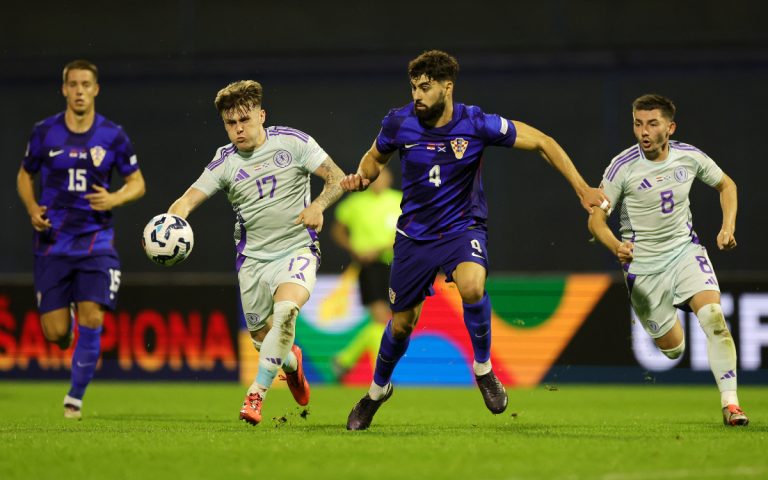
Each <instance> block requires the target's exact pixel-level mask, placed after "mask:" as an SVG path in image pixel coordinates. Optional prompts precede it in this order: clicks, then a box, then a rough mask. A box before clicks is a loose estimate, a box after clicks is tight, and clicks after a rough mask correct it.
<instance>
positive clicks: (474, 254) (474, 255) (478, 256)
mask: <svg viewBox="0 0 768 480" xmlns="http://www.w3.org/2000/svg"><path fill="white" fill-rule="evenodd" d="M472 256H473V257H477V258H482V259H483V260H485V257H484V256H482V255H478V254H476V253H475V252H472Z"/></svg>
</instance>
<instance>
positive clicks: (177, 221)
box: [141, 213, 195, 267]
mask: <svg viewBox="0 0 768 480" xmlns="http://www.w3.org/2000/svg"><path fill="white" fill-rule="evenodd" d="M194 244H195V236H194V234H193V233H192V227H191V226H190V225H189V222H187V221H186V220H184V219H183V218H181V217H179V216H176V215H172V214H170V213H161V214H160V215H156V216H155V217H154V218H153V219H152V220H150V221H149V223H148V224H147V226H146V227H144V234H143V235H142V236H141V246H142V247H144V252H145V253H146V254H147V257H148V258H149V259H150V260H152V261H153V262H155V263H157V264H158V265H163V266H166V267H170V266H171V265H176V264H177V263H179V262H182V261H184V259H185V258H187V257H188V256H189V254H190V253H191V252H192V246H193V245H194Z"/></svg>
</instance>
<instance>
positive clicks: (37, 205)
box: [16, 60, 144, 419]
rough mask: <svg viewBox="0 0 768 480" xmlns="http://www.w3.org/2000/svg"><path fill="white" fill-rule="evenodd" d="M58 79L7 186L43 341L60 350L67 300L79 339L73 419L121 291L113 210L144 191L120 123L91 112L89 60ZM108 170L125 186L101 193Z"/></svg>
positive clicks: (66, 331) (66, 337)
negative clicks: (28, 227)
mask: <svg viewBox="0 0 768 480" xmlns="http://www.w3.org/2000/svg"><path fill="white" fill-rule="evenodd" d="M63 81H64V83H63V85H62V93H63V95H64V97H66V99H67V107H66V110H65V111H64V112H62V113H59V114H57V115H54V116H52V117H49V118H47V119H45V120H43V121H42V122H39V123H38V124H37V125H35V128H34V130H33V131H32V135H31V137H30V140H29V144H28V146H27V153H26V155H25V156H24V161H23V163H22V165H21V168H20V169H19V173H18V176H17V179H16V183H17V188H18V191H19V197H21V200H22V202H23V203H24V206H25V207H26V209H27V212H28V213H29V216H30V220H31V222H32V227H33V228H34V230H35V234H34V253H35V273H34V277H35V294H36V297H37V306H38V310H39V311H40V321H41V324H42V326H43V334H44V335H45V338H46V339H47V340H48V341H50V342H55V343H57V344H58V345H59V346H60V347H61V348H63V349H66V348H69V346H70V344H71V343H72V338H73V331H72V328H73V326H72V319H71V313H70V308H71V307H70V306H71V305H73V304H74V305H75V307H76V308H77V320H78V324H79V330H78V332H79V337H78V340H77V346H76V347H75V351H74V353H73V355H72V385H71V388H70V390H69V393H68V394H67V395H66V396H65V397H64V415H65V417H67V418H76V419H79V418H80V417H81V407H82V402H83V396H84V395H85V389H86V387H87V386H88V384H89V383H90V381H91V379H92V378H93V375H94V372H95V370H96V364H97V362H98V359H99V354H100V352H101V328H102V324H103V323H104V310H105V309H110V310H113V309H114V308H115V305H116V302H117V293H118V288H119V287H120V261H119V259H118V257H117V252H116V251H115V247H114V244H113V242H114V231H113V229H112V209H113V208H115V207H118V206H121V205H123V204H125V203H127V202H131V201H134V200H137V199H138V198H140V197H141V196H142V195H144V178H143V177H142V175H141V171H140V170H139V165H138V162H137V160H136V155H135V154H134V152H133V147H131V142H130V140H129V139H128V136H127V135H126V134H125V132H124V131H123V129H122V128H121V127H120V126H119V125H116V124H114V123H112V122H111V121H109V120H107V119H106V118H104V117H103V116H101V115H99V114H97V113H96V110H95V99H96V96H97V95H98V93H99V84H98V70H97V68H96V66H95V65H94V64H92V63H90V62H88V61H85V60H75V61H73V62H70V63H68V64H67V65H66V66H65V67H64V74H63ZM115 170H116V171H117V173H118V174H119V175H120V176H122V177H124V179H125V185H123V186H122V187H121V188H120V189H118V190H116V191H114V192H110V191H109V188H110V186H111V184H112V172H113V171H115ZM37 173H40V200H39V202H38V200H37V199H36V198H35V189H34V180H35V179H34V177H35V175H37Z"/></svg>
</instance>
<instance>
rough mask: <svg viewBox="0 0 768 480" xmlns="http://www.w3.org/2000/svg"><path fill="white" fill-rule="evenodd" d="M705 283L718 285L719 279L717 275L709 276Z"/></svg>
mask: <svg viewBox="0 0 768 480" xmlns="http://www.w3.org/2000/svg"><path fill="white" fill-rule="evenodd" d="M704 284H705V285H717V280H715V277H709V279H707V281H706V282H704Z"/></svg>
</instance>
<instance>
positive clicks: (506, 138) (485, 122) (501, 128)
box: [480, 113, 517, 147]
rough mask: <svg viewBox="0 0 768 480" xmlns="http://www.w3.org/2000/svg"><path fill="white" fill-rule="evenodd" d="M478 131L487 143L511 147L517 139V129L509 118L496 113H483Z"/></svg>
mask: <svg viewBox="0 0 768 480" xmlns="http://www.w3.org/2000/svg"><path fill="white" fill-rule="evenodd" d="M481 127H482V128H481V129H480V131H481V132H482V134H483V135H484V136H485V141H486V144H487V145H494V146H501V147H511V146H512V145H514V144H515V140H516V139H517V130H516V129H515V124H514V123H512V121H511V120H507V119H506V118H504V117H502V116H500V115H496V114H488V113H484V114H483V116H482V126H481Z"/></svg>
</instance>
